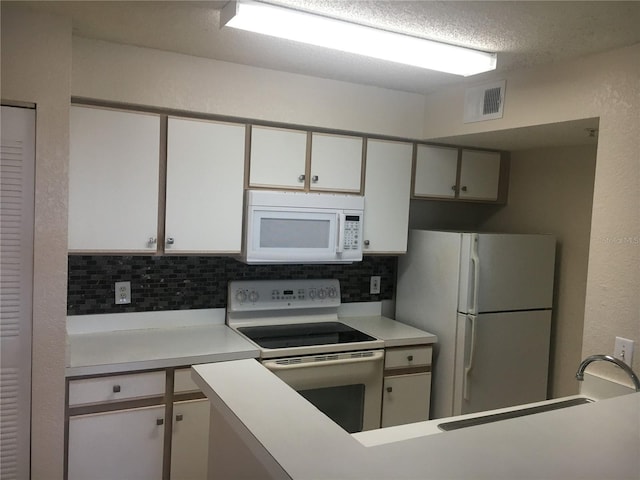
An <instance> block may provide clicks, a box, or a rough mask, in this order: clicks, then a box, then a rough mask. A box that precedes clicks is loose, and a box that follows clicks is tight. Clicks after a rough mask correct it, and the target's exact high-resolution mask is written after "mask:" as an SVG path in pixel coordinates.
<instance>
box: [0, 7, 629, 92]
mask: <svg viewBox="0 0 640 480" xmlns="http://www.w3.org/2000/svg"><path fill="white" fill-rule="evenodd" d="M3 3H6V2H3ZM20 3H21V4H22V5H25V4H30V5H32V7H33V8H39V9H47V10H50V11H53V12H57V13H63V14H70V15H72V17H73V26H74V32H75V34H76V35H79V36H83V37H89V38H95V39H102V40H107V41H112V42H118V43H125V44H131V45H138V46H144V47H151V48H157V49H161V50H168V51H173V52H179V53H185V54H189V55H195V56H200V57H206V58H214V59H219V60H224V61H229V62H235V63H241V64H246V65H254V66H259V67H265V68H272V69H276V70H283V71H288V72H293V73H300V74H307V75H313V76H317V77H324V78H331V79H337V80H344V81H349V82H355V83H361V84H368V85H376V86H380V87H385V88H391V89H395V90H403V91H409V92H417V93H428V92H430V91H433V90H435V89H437V88H439V87H442V86H444V85H448V84H452V83H455V82H462V81H464V80H463V79H462V78H461V77H457V76H454V75H450V74H444V73H436V72H432V71H428V70H422V69H419V68H415V67H408V66H401V65H399V64H393V63H389V62H384V61H380V60H373V59H366V58H362V57H358V56H355V55H351V54H346V53H340V52H333V51H329V50H326V49H323V48H319V47H312V46H306V45H301V44H296V43H294V42H290V41H287V40H280V39H275V38H268V37H263V36H261V35H257V34H252V33H249V32H243V31H237V30H233V29H228V28H224V29H219V12H220V9H221V8H222V6H224V4H225V3H226V2H225V1H204V2H191V1H167V2H153V1H138V2H117V1H110V2H109V1H107V2H100V1H89V2H82V1H74V2H20ZM271 3H277V4H281V5H287V6H291V7H295V8H297V9H302V10H308V11H312V12H317V13H321V14H323V15H327V16H332V17H337V18H342V19H345V20H350V21H353V22H358V23H363V24H368V25H372V26H378V27H381V28H385V29H388V30H393V31H397V32H403V33H408V34H411V35H416V36H420V37H425V38H430V39H434V40H440V41H444V42H447V43H452V44H457V45H464V46H468V47H473V48H477V49H481V50H488V51H493V52H497V53H498V70H501V71H505V70H510V69H515V68H524V67H531V66H535V65H540V64H544V63H553V62H560V61H564V60H566V59H569V58H575V57H580V56H583V55H588V54H591V53H596V52H602V51H606V50H610V49H614V48H618V47H622V46H626V45H631V44H634V43H638V42H640V27H639V25H640V2H637V1H630V2H611V1H605V2H596V1H588V2H565V1H556V2H554V1H545V2H523V1H516V2H511V1H498V2H488V1H445V2H441V1H335V0H271ZM479 79H482V77H481V76H476V77H471V80H470V81H476V82H477V81H478V80H479Z"/></svg>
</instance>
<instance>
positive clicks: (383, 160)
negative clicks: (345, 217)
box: [363, 139, 413, 254]
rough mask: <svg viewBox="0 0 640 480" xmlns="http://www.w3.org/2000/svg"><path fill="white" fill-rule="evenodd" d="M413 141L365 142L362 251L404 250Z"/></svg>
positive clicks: (395, 251) (386, 251) (398, 251)
mask: <svg viewBox="0 0 640 480" xmlns="http://www.w3.org/2000/svg"><path fill="white" fill-rule="evenodd" d="M412 157H413V144H411V143H404V142H393V141H386V140H372V139H369V140H368V141H367V154H366V173H365V184H364V196H365V204H364V205H365V206H364V211H365V218H364V234H363V239H364V240H363V253H381V254H402V253H405V252H406V251H407V235H408V231H409V202H410V191H411V163H412Z"/></svg>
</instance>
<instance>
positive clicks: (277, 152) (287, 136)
mask: <svg viewBox="0 0 640 480" xmlns="http://www.w3.org/2000/svg"><path fill="white" fill-rule="evenodd" d="M306 157H307V132H303V131H296V130H284V129H280V128H268V127H256V126H254V127H252V128H251V165H250V173H249V185H250V186H252V187H273V188H295V189H299V190H302V189H304V186H305V167H306Z"/></svg>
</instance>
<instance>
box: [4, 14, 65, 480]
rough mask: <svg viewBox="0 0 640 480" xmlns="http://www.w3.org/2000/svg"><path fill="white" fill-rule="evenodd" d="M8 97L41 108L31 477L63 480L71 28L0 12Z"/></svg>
mask: <svg viewBox="0 0 640 480" xmlns="http://www.w3.org/2000/svg"><path fill="white" fill-rule="evenodd" d="M1 55H2V83H1V87H2V91H1V94H2V99H3V100H10V101H22V102H30V103H35V104H36V105H37V110H36V185H35V191H36V194H35V237H34V279H33V347H32V427H31V430H32V434H31V442H32V452H31V478H33V479H46V480H49V479H61V478H62V468H63V457H64V455H63V451H64V450H63V448H64V365H65V319H66V311H67V300H66V296H67V164H68V149H69V146H68V143H69V142H68V136H69V120H68V117H69V86H70V77H71V22H70V21H69V20H68V19H64V18H57V17H53V16H48V15H40V14H30V13H25V12H23V11H21V10H13V9H11V8H6V7H5V6H4V5H3V6H2V52H1Z"/></svg>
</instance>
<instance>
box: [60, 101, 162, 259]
mask: <svg viewBox="0 0 640 480" xmlns="http://www.w3.org/2000/svg"><path fill="white" fill-rule="evenodd" d="M159 160H160V116H159V115H151V114H143V113H134V112H124V111H118V110H107V109H99V108H90V107H80V106H72V107H71V112H70V159H69V250H72V251H88V252H101V251H127V252H137V253H141V252H144V253H153V252H155V251H156V238H157V231H158V191H159V188H158V187H159V181H160V180H159V164H160V163H159Z"/></svg>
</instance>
